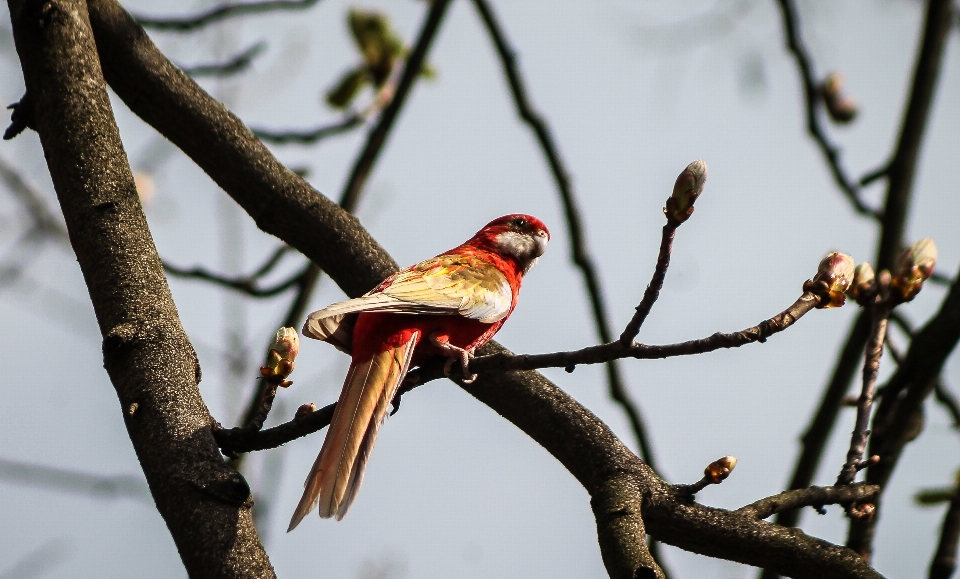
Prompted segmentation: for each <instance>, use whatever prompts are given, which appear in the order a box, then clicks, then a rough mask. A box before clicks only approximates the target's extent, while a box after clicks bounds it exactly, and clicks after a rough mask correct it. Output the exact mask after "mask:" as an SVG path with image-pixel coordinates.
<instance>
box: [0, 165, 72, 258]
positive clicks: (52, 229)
mask: <svg viewBox="0 0 960 579" xmlns="http://www.w3.org/2000/svg"><path fill="white" fill-rule="evenodd" d="M0 179H2V180H3V182H4V183H6V184H7V187H8V188H9V189H10V192H11V193H13V196H14V197H16V198H17V201H19V202H20V204H21V205H23V207H24V209H26V211H27V213H28V214H29V215H30V219H31V221H32V222H33V224H32V230H33V231H34V232H36V233H38V234H40V235H41V236H42V237H47V238H52V239H54V240H56V241H58V242H61V243H64V244H69V243H70V240H69V239H68V237H67V228H66V226H65V225H64V224H63V222H62V221H61V220H60V219H58V218H57V217H56V216H55V215H54V213H53V212H52V211H50V209H49V208H48V207H47V204H46V202H45V201H44V199H43V195H41V194H40V192H39V191H37V190H36V189H34V188H33V187H31V186H30V185H29V184H28V183H27V181H26V180H25V179H24V178H23V176H22V175H21V174H20V172H19V171H17V169H16V168H15V167H14V166H13V165H12V164H10V163H9V162H7V161H6V160H5V159H4V158H3V157H0Z"/></svg>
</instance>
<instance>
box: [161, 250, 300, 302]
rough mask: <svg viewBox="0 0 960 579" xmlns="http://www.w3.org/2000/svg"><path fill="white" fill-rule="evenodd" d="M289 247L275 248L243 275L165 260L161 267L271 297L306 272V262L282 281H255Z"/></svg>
mask: <svg viewBox="0 0 960 579" xmlns="http://www.w3.org/2000/svg"><path fill="white" fill-rule="evenodd" d="M289 249H290V247H289V246H286V245H284V246H281V247H279V248H277V251H276V252H275V253H274V254H273V255H272V256H271V257H270V258H269V259H268V260H267V261H266V263H264V265H262V266H261V267H260V268H259V269H258V270H257V271H255V272H253V273H251V274H249V275H245V276H238V277H227V276H223V275H220V274H217V273H213V272H210V271H208V270H206V269H204V268H202V267H193V268H181V267H177V266H175V265H171V264H170V263H167V262H166V261H164V262H163V269H164V271H166V272H167V273H168V274H170V275H172V276H175V277H180V278H185V279H197V280H202V281H206V282H210V283H212V284H215V285H219V286H222V287H225V288H229V289H232V290H236V291H239V292H242V293H244V294H246V295H248V296H250V297H255V298H264V297H271V296H275V295H277V294H280V293H283V292H285V291H287V290H288V289H290V288H292V287H293V286H295V285H297V284H298V283H300V280H301V278H302V277H303V276H304V275H305V274H306V272H307V269H308V268H309V267H310V265H309V264H308V265H307V266H306V268H304V269H301V270H300V271H298V272H297V273H295V274H294V275H292V276H290V277H288V278H287V279H285V280H283V281H280V282H277V283H276V284H274V285H272V286H267V287H260V286H259V285H258V283H257V282H258V281H259V280H260V278H262V277H263V276H265V275H266V274H267V273H269V272H270V271H271V270H272V269H273V267H274V266H275V265H276V263H277V262H278V261H279V260H280V258H281V257H282V256H283V254H284V253H286V252H287V251H288V250H289Z"/></svg>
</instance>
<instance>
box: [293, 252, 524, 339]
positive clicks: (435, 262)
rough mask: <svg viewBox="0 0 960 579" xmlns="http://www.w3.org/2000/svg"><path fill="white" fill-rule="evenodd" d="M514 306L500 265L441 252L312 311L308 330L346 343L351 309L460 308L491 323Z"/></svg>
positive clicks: (403, 311)
mask: <svg viewBox="0 0 960 579" xmlns="http://www.w3.org/2000/svg"><path fill="white" fill-rule="evenodd" d="M512 307H513V290H512V288H511V287H510V282H509V281H508V280H507V277H506V276H505V275H504V274H503V272H501V271H500V270H499V269H497V267H496V266H494V265H492V264H491V263H489V262H487V261H484V260H481V259H478V258H476V257H468V256H456V255H441V256H438V257H435V258H433V259H428V260H427V261H424V262H421V263H418V264H417V265H415V266H413V267H409V268H407V269H405V270H402V271H399V272H397V273H395V274H394V275H392V276H390V277H389V278H387V279H386V280H385V281H384V282H383V283H382V284H380V286H379V287H378V288H377V289H375V290H374V291H372V292H370V293H369V294H367V295H365V296H362V297H359V298H355V299H352V300H346V301H343V302H338V303H335V304H331V305H329V306H327V307H325V308H323V309H322V310H318V311H316V312H313V313H312V314H310V315H309V316H308V317H307V323H306V324H305V325H304V327H303V333H304V334H305V335H307V336H310V337H312V338H316V339H318V340H325V341H328V342H331V343H333V344H334V345H335V346H337V347H338V348H340V349H344V347H347V348H349V343H350V342H349V340H348V339H347V337H348V335H347V334H348V332H346V331H345V328H344V327H343V323H344V320H349V319H350V314H356V313H359V312H391V313H397V314H438V315H452V314H459V315H461V316H463V317H465V318H471V319H474V320H478V321H481V322H484V323H488V324H492V323H494V322H498V321H500V320H502V319H503V318H505V317H506V316H507V315H508V314H509V313H510V310H511V308H512ZM341 346H343V347H341ZM344 351H347V350H344Z"/></svg>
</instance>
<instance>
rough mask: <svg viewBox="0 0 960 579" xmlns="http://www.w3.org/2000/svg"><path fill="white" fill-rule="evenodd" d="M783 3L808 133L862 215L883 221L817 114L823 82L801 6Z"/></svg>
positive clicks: (782, 9)
mask: <svg viewBox="0 0 960 579" xmlns="http://www.w3.org/2000/svg"><path fill="white" fill-rule="evenodd" d="M777 3H778V4H779V5H780V15H781V16H782V18H783V30H784V33H785V35H786V40H787V48H788V49H789V50H790V52H791V53H793V56H794V58H795V59H796V61H797V68H798V69H799V71H800V79H801V81H802V82H803V100H804V106H805V109H806V117H807V132H808V133H810V136H811V137H812V138H813V140H814V141H815V142H816V143H817V146H818V147H819V148H820V152H821V153H822V154H823V157H824V159H825V160H826V162H827V166H828V167H829V168H830V174H831V175H832V176H833V180H834V181H836V183H837V186H838V187H839V188H840V190H841V191H843V193H844V195H846V196H847V199H848V200H849V201H850V204H851V205H852V206H853V208H854V209H855V210H856V211H857V213H859V214H861V215H866V216H869V217H872V218H874V219H875V220H878V221H879V220H880V218H881V214H880V213H878V212H877V211H876V210H874V209H872V208H871V207H869V206H867V205H866V203H864V202H863V200H862V199H861V198H860V185H858V184H857V182H856V181H854V180H853V179H851V178H850V176H849V175H847V173H846V170H845V169H844V168H843V165H842V164H841V162H840V154H841V153H840V147H839V146H837V145H835V144H834V143H832V142H830V137H829V136H828V135H827V131H826V129H825V128H824V126H823V124H822V123H821V122H820V115H818V114H817V103H818V102H819V101H820V98H819V89H818V85H819V82H818V80H817V77H816V73H815V72H814V70H813V59H812V58H811V57H810V53H809V52H808V51H807V47H806V46H805V45H804V43H803V39H802V38H801V37H800V23H799V18H798V17H797V7H796V5H795V4H794V3H793V1H792V0H777Z"/></svg>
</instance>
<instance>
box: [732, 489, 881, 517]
mask: <svg viewBox="0 0 960 579" xmlns="http://www.w3.org/2000/svg"><path fill="white" fill-rule="evenodd" d="M879 492H880V487H878V486H877V485H866V484H863V483H857V484H849V485H843V486H833V487H809V488H805V489H793V490H789V491H784V492H782V493H780V494H778V495H773V496H772V497H767V498H765V499H760V500H759V501H757V502H755V503H750V504H749V505H747V506H745V507H740V508H739V509H737V510H736V511H734V512H735V513H740V514H742V515H745V516H748V517H753V518H755V519H766V518H767V517H769V516H771V515H775V514H777V513H782V512H784V511H789V510H795V509H802V508H803V507H813V506H818V507H821V506H823V505H836V504H841V505H842V504H844V503H859V502H863V501H868V500H870V499H872V498H873V497H875V496H876V495H877V493H879Z"/></svg>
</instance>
